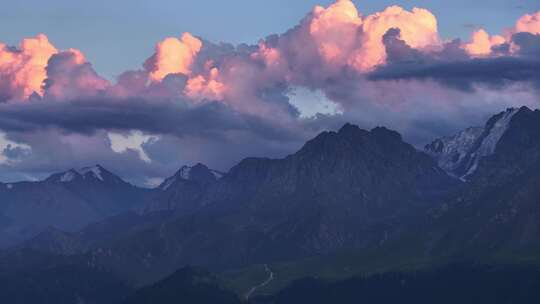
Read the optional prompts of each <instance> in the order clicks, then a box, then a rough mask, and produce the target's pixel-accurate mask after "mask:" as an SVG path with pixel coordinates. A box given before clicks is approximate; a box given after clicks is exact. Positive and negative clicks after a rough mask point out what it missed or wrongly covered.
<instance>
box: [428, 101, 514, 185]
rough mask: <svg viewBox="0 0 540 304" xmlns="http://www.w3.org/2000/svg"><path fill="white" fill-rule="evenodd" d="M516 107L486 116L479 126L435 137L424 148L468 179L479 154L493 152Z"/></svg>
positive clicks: (480, 156) (451, 169)
mask: <svg viewBox="0 0 540 304" xmlns="http://www.w3.org/2000/svg"><path fill="white" fill-rule="evenodd" d="M521 110H523V109H521ZM518 112H520V109H517V108H510V109H507V110H506V111H505V112H502V113H500V114H497V115H495V116H493V117H492V118H491V119H489V120H488V122H487V123H486V125H485V126H484V127H483V128H479V127H472V128H468V129H467V130H465V131H462V132H460V133H458V134H456V135H454V136H449V137H444V138H440V139H436V140H435V141H433V142H432V143H430V144H428V145H426V147H425V151H426V152H427V153H428V154H430V155H432V156H433V157H434V158H435V159H437V161H438V163H439V166H440V167H441V168H443V169H445V170H447V171H448V172H449V173H451V174H452V175H454V176H457V177H460V178H461V179H463V180H466V179H468V178H469V177H470V176H471V175H472V174H473V173H474V172H475V171H476V169H477V168H478V164H479V162H480V160H481V159H482V158H485V157H487V156H490V155H492V154H493V153H494V152H495V148H496V147H497V144H498V142H499V141H500V139H501V138H502V137H503V135H504V134H505V133H506V131H507V130H508V128H509V125H510V123H511V122H512V120H513V117H514V115H515V114H516V113H518Z"/></svg>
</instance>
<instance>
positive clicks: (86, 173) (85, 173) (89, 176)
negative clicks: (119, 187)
mask: <svg viewBox="0 0 540 304" xmlns="http://www.w3.org/2000/svg"><path fill="white" fill-rule="evenodd" d="M47 180H49V181H54V182H61V183H71V182H73V181H76V180H87V181H99V182H105V181H107V182H113V183H119V182H121V179H120V178H118V177H115V176H114V175H112V174H111V173H109V172H108V171H106V170H105V169H103V167H101V166H99V165H95V166H92V167H84V168H81V169H71V170H69V171H66V172H63V173H58V174H53V175H52V176H51V177H49V178H48V179H47Z"/></svg>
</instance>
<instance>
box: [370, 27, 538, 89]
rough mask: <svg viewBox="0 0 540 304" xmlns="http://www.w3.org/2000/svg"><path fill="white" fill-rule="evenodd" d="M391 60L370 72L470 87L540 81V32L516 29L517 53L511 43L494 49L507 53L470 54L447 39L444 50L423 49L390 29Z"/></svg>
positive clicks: (372, 76) (384, 77) (387, 38)
mask: <svg viewBox="0 0 540 304" xmlns="http://www.w3.org/2000/svg"><path fill="white" fill-rule="evenodd" d="M383 42H384V44H385V47H386V50H387V53H388V63H387V64H386V65H384V66H382V67H380V68H378V69H377V70H375V71H374V72H372V73H370V74H369V75H368V79H370V80H373V81H377V80H415V79H418V80H427V79H429V80H435V81H438V82H439V83H441V84H443V85H447V86H450V87H452V88H457V89H460V90H466V91H471V90H473V89H474V86H475V85H476V84H482V85H488V86H489V87H490V88H492V89H497V88H502V87H504V86H506V85H510V84H514V83H519V82H524V83H532V84H534V85H536V86H538V84H539V83H540V57H539V56H540V35H533V34H530V33H517V34H514V35H513V37H512V42H513V43H515V45H517V46H518V48H519V49H518V51H517V54H514V56H508V54H507V53H508V51H509V45H508V44H503V45H500V46H498V47H497V49H496V50H495V51H496V52H498V53H500V54H504V56H500V57H490V58H469V57H468V56H467V55H465V53H464V52H460V51H459V50H458V49H457V48H456V47H455V45H457V44H455V43H454V44H452V43H448V44H446V45H445V46H444V48H443V49H442V51H438V52H431V53H421V52H419V51H417V50H415V49H413V48H411V47H409V46H408V45H407V44H406V43H405V42H404V41H403V40H400V39H399V30H398V29H391V30H389V31H388V32H387V33H386V34H385V36H384V38H383Z"/></svg>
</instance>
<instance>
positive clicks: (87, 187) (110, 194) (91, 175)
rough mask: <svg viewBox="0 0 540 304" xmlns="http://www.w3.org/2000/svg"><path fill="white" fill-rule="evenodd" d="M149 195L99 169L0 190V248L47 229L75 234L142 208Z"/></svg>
mask: <svg viewBox="0 0 540 304" xmlns="http://www.w3.org/2000/svg"><path fill="white" fill-rule="evenodd" d="M150 192H151V191H149V190H146V189H141V188H138V187H135V186H133V185H131V184H129V183H126V182H124V181H123V180H122V179H120V178H119V177H117V176H116V175H114V174H112V173H111V172H109V171H107V170H106V169H104V168H103V167H101V166H95V167H89V168H84V169H81V170H73V169H72V170H69V171H67V172H62V173H58V174H53V175H51V176H50V177H49V178H47V179H46V180H44V181H40V182H20V183H11V184H6V185H1V186H0V215H1V216H0V248H1V247H6V246H10V245H13V244H16V243H17V242H20V241H22V240H25V239H28V238H31V237H33V236H35V235H36V234H38V233H40V232H41V231H43V230H44V229H46V228H47V227H55V228H57V229H61V230H65V231H76V230H78V229H80V228H82V227H84V226H85V225H87V224H88V223H91V222H94V221H98V220H101V219H104V218H105V217H108V216H112V215H115V214H120V213H123V212H127V211H128V210H131V209H133V208H136V207H138V206H140V205H141V204H142V203H144V201H145V200H146V198H147V196H148V195H149V193H150ZM2 219H3V220H2Z"/></svg>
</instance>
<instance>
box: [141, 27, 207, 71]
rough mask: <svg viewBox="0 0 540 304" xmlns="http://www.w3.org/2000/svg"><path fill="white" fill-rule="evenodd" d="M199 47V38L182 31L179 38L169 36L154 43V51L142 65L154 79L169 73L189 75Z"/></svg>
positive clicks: (200, 44)
mask: <svg viewBox="0 0 540 304" xmlns="http://www.w3.org/2000/svg"><path fill="white" fill-rule="evenodd" d="M201 47H202V42H201V40H199V39H198V38H196V37H194V36H192V35H191V34H190V33H184V34H183V35H182V37H180V38H175V37H169V38H166V39H165V40H163V41H161V42H159V43H158V44H157V45H156V53H155V54H154V55H153V56H152V57H150V58H149V59H148V60H147V61H146V62H145V64H144V66H145V68H146V70H147V71H148V72H149V73H150V78H151V79H152V80H154V81H161V80H162V79H163V78H165V76H167V75H169V74H178V73H180V74H184V75H189V74H190V73H191V65H192V64H193V61H194V60H195V57H196V56H197V53H199V51H200V50H201Z"/></svg>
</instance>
